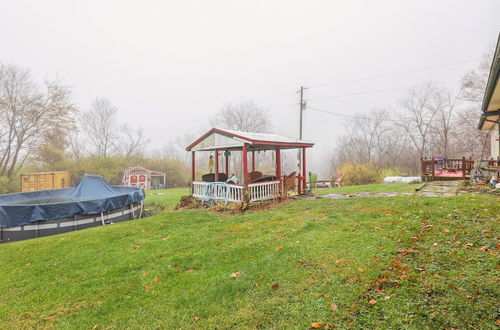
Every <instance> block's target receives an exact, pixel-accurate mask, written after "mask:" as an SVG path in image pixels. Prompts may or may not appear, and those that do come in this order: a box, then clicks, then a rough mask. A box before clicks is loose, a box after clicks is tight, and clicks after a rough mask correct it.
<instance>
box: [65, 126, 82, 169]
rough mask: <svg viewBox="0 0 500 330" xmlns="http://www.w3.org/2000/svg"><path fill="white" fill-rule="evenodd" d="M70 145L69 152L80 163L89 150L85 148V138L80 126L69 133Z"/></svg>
mask: <svg viewBox="0 0 500 330" xmlns="http://www.w3.org/2000/svg"><path fill="white" fill-rule="evenodd" d="M68 147H69V152H70V153H71V155H72V156H73V158H74V159H75V161H76V163H77V164H80V161H81V160H82V158H83V157H84V156H85V154H86V153H87V150H86V148H85V140H84V138H83V136H82V134H80V131H79V130H78V128H77V129H74V130H72V131H71V132H69V133H68Z"/></svg>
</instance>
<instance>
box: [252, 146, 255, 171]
mask: <svg viewBox="0 0 500 330" xmlns="http://www.w3.org/2000/svg"><path fill="white" fill-rule="evenodd" d="M252 172H255V150H252Z"/></svg>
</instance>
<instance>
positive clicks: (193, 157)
mask: <svg viewBox="0 0 500 330" xmlns="http://www.w3.org/2000/svg"><path fill="white" fill-rule="evenodd" d="M195 161H196V158H195V154H194V151H191V193H194V185H193V182H194V180H195V174H196V170H195V169H196V163H195Z"/></svg>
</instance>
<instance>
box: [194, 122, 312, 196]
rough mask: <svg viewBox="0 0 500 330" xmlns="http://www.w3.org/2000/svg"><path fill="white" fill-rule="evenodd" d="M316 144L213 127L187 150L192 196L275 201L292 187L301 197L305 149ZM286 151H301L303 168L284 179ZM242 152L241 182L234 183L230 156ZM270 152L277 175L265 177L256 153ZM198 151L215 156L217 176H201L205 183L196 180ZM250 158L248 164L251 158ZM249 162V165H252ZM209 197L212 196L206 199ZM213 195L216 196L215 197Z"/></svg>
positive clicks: (278, 136) (304, 168) (303, 181)
mask: <svg viewBox="0 0 500 330" xmlns="http://www.w3.org/2000/svg"><path fill="white" fill-rule="evenodd" d="M313 145H314V144H313V143H310V142H304V141H301V140H298V139H295V138H290V137H285V136H280V135H276V134H268V133H253V132H239V131H233V130H227V129H219V128H212V129H211V130H209V131H208V132H206V133H205V134H203V135H202V136H201V137H200V138H198V139H197V140H196V141H194V142H193V143H191V144H190V145H189V146H188V147H187V148H186V150H187V151H190V152H191V156H192V157H191V159H192V164H191V176H192V181H191V189H192V195H193V197H197V198H202V199H203V198H207V197H209V198H211V199H215V200H218V199H222V198H220V197H221V196H216V195H217V194H219V193H221V194H224V195H225V197H224V199H225V200H226V201H230V202H244V201H245V200H248V201H250V202H253V201H260V200H267V199H274V198H276V197H278V196H279V195H281V194H283V193H284V192H286V190H287V187H288V186H289V185H290V184H291V185H293V186H295V182H296V186H297V191H298V193H299V194H300V193H301V191H302V190H304V189H305V188H306V173H307V171H306V149H307V148H311V147H312V146H313ZM284 149H298V150H300V151H301V160H302V161H301V168H300V169H299V171H298V173H291V174H290V175H288V176H282V171H281V152H282V150H284ZM233 150H234V151H241V157H242V167H243V168H242V173H243V178H242V180H238V182H232V180H231V178H228V176H229V173H230V171H229V161H228V159H229V157H231V151H233ZM265 150H271V151H274V152H275V161H276V165H275V169H276V170H275V173H273V174H272V175H262V173H260V172H258V171H256V168H255V156H256V151H265ZM196 152H210V153H212V154H213V156H214V158H215V159H214V165H215V171H214V172H215V173H213V174H206V175H204V176H203V177H202V181H196V180H195V173H196V164H195V160H196V157H195V153H196ZM221 152H223V155H224V163H225V166H224V169H222V168H221V167H222V166H221V164H220V163H221V161H220V159H219V158H220V154H221ZM249 156H251V160H250V162H249V160H248V158H249ZM249 163H250V164H249ZM226 180H227V182H225V183H224V184H223V186H222V188H221V189H219V188H215V189H210V186H211V185H213V183H217V182H219V183H222V182H224V181H226ZM207 192H208V194H210V195H211V196H207ZM212 195H213V196H212ZM245 196H248V199H247V197H245Z"/></svg>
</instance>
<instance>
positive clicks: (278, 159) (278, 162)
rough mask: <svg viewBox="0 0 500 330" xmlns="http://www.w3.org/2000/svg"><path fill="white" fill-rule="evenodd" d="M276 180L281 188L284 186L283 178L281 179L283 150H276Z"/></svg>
mask: <svg viewBox="0 0 500 330" xmlns="http://www.w3.org/2000/svg"><path fill="white" fill-rule="evenodd" d="M276 178H277V179H278V180H279V181H280V187H281V185H282V184H283V178H282V177H281V149H280V148H279V147H277V148H276Z"/></svg>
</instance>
